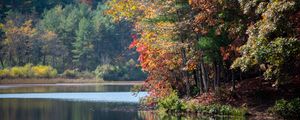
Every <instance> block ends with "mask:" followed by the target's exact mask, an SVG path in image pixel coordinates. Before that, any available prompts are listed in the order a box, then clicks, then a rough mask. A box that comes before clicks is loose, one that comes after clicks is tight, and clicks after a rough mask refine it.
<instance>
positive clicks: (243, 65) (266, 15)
mask: <svg viewBox="0 0 300 120" xmlns="http://www.w3.org/2000/svg"><path fill="white" fill-rule="evenodd" d="M240 4H241V7H242V9H243V10H244V13H246V14H250V13H251V10H256V14H255V15H257V16H261V19H259V20H257V21H255V22H256V23H255V24H254V25H252V26H249V27H248V35H249V37H248V41H247V43H246V44H245V45H243V46H242V47H241V49H240V50H241V53H242V56H241V57H239V58H238V59H236V60H235V61H234V63H233V64H232V66H231V67H232V68H240V69H241V70H242V71H247V70H249V69H250V68H253V67H258V66H260V67H261V68H263V69H262V70H264V71H265V72H264V77H265V78H266V79H273V80H277V82H280V81H279V80H283V78H284V77H285V76H286V73H289V72H290V71H289V70H286V69H285V66H294V65H293V63H295V58H296V57H297V56H298V55H299V51H300V48H299V47H300V42H299V41H298V40H297V39H296V38H295V35H294V34H293V33H294V32H293V30H292V29H291V27H292V26H291V25H292V24H291V22H290V20H288V18H289V16H290V15H291V14H289V13H293V12H294V11H295V10H296V8H297V6H296V5H297V2H296V1H293V0H292V1H286V0H282V1H270V2H262V1H244V0H242V1H240Z"/></svg>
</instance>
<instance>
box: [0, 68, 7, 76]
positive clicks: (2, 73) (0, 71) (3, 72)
mask: <svg viewBox="0 0 300 120" xmlns="http://www.w3.org/2000/svg"><path fill="white" fill-rule="evenodd" d="M8 76H9V70H8V69H3V70H0V78H6V77H8Z"/></svg>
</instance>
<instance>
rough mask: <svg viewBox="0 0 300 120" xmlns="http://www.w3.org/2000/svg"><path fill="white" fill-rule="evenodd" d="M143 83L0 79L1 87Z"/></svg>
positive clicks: (64, 79) (128, 83)
mask: <svg viewBox="0 0 300 120" xmlns="http://www.w3.org/2000/svg"><path fill="white" fill-rule="evenodd" d="M143 83H144V81H105V80H101V79H85V78H80V79H68V78H25V79H19V78H17V79H2V80H1V79H0V86H3V85H51V84H52V85H95V84H99V85H139V84H143Z"/></svg>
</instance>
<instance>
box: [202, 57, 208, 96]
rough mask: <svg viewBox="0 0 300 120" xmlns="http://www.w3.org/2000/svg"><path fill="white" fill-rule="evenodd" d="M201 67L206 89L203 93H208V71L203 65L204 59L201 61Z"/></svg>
mask: <svg viewBox="0 0 300 120" xmlns="http://www.w3.org/2000/svg"><path fill="white" fill-rule="evenodd" d="M202 58H203V57H202ZM200 65H201V71H202V80H203V87H204V91H203V92H207V91H208V83H207V82H208V81H207V72H206V69H205V66H204V63H203V59H201V61H200Z"/></svg>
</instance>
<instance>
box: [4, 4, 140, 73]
mask: <svg viewBox="0 0 300 120" xmlns="http://www.w3.org/2000/svg"><path fill="white" fill-rule="evenodd" d="M0 7H1V13H3V15H2V14H1V15H2V16H1V21H0V22H1V23H0V32H1V33H0V56H1V57H0V68H2V69H3V68H8V67H13V66H24V65H25V64H27V63H32V64H33V65H49V66H52V67H53V68H55V69H57V71H58V73H63V72H64V71H65V70H75V71H94V70H95V69H96V68H97V66H99V67H101V66H102V65H104V64H110V65H112V66H126V64H125V63H127V62H128V61H129V60H133V61H134V63H136V59H137V56H138V55H137V53H135V52H133V51H131V50H128V46H129V44H130V41H131V39H132V38H131V34H132V29H131V28H132V24H131V23H130V22H126V21H123V22H118V23H114V22H112V20H111V19H112V18H111V17H110V16H108V15H105V13H104V12H105V10H106V9H107V7H106V6H105V5H104V4H103V3H102V1H89V0H74V1H72V0H61V1H52V0H51V1H47V0H46V1H36V0H28V1H23V2H18V4H15V3H13V2H11V1H3V2H0ZM131 67H134V69H137V70H138V71H125V73H124V74H126V72H128V73H129V72H134V73H136V72H138V73H141V74H144V73H143V72H142V71H141V70H140V67H138V66H136V65H134V66H131ZM142 76H145V74H144V75H142ZM121 78H122V77H121Z"/></svg>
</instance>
